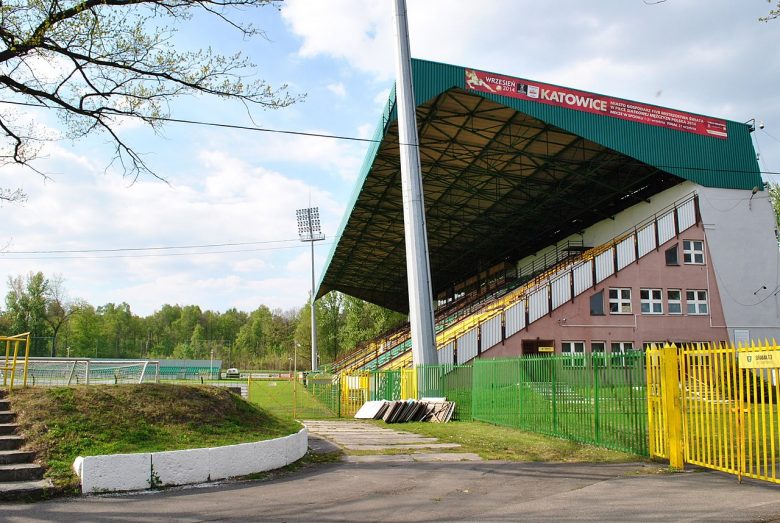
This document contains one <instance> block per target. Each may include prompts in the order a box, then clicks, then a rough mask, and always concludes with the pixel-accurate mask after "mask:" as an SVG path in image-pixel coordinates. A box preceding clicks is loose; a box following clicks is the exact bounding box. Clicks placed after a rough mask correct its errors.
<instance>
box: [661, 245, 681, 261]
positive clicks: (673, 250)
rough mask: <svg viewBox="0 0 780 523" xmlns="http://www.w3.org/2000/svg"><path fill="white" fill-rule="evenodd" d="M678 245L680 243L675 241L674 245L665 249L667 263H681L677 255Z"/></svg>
mask: <svg viewBox="0 0 780 523" xmlns="http://www.w3.org/2000/svg"><path fill="white" fill-rule="evenodd" d="M678 245H679V244H678V243H675V244H674V245H673V246H671V247H669V248H668V249H666V251H664V254H665V255H666V265H680V260H679V257H678V255H677V247H678Z"/></svg>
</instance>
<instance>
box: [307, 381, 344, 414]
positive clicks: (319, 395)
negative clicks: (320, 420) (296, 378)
mask: <svg viewBox="0 0 780 523" xmlns="http://www.w3.org/2000/svg"><path fill="white" fill-rule="evenodd" d="M305 384H306V389H307V390H308V391H309V393H310V394H311V395H312V396H314V398H315V399H316V400H317V401H319V402H320V403H322V404H323V405H324V406H325V407H326V408H327V409H328V410H329V411H330V412H332V413H333V415H334V416H336V417H340V416H341V385H340V382H339V378H338V376H332V375H330V374H324V375H309V377H308V378H307V380H306V382H305Z"/></svg>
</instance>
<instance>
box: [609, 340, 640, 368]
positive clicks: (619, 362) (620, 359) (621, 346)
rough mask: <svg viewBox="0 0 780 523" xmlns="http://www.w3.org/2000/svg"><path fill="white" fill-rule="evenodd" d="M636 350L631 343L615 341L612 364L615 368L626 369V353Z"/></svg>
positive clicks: (611, 352)
mask: <svg viewBox="0 0 780 523" xmlns="http://www.w3.org/2000/svg"><path fill="white" fill-rule="evenodd" d="M632 350H634V344H633V343H632V342H630V341H613V342H612V345H611V347H610V351H609V352H610V363H611V364H612V366H613V367H625V366H626V365H627V364H628V359H627V358H626V353H628V352H631V351H632Z"/></svg>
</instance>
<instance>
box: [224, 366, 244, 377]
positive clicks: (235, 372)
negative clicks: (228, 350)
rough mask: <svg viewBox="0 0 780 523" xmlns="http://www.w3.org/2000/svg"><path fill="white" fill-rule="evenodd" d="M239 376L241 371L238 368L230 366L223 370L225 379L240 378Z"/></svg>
mask: <svg viewBox="0 0 780 523" xmlns="http://www.w3.org/2000/svg"><path fill="white" fill-rule="evenodd" d="M240 377H241V373H240V372H239V371H238V369H235V368H232V367H231V368H229V369H228V370H227V371H226V372H225V378H227V379H232V378H240Z"/></svg>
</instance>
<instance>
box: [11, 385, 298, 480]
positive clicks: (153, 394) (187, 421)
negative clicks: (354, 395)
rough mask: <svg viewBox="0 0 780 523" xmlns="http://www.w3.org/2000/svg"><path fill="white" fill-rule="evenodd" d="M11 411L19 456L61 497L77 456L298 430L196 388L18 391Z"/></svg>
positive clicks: (213, 390) (225, 395) (221, 392)
mask: <svg viewBox="0 0 780 523" xmlns="http://www.w3.org/2000/svg"><path fill="white" fill-rule="evenodd" d="M11 405H12V408H13V409H14V410H15V411H16V413H17V423H18V424H19V429H20V432H21V433H22V434H23V435H24V436H25V438H26V440H27V443H26V446H25V448H27V449H29V450H34V451H36V452H37V453H38V459H39V461H40V462H41V464H42V465H44V466H45V467H47V468H48V471H47V473H46V475H47V477H49V478H51V479H52V480H53V481H54V483H55V485H56V486H57V487H59V488H61V489H64V490H70V489H78V478H77V477H76V476H75V474H74V473H73V472H72V471H71V465H72V464H73V460H74V459H75V458H76V457H77V456H94V455H99V454H117V453H132V452H155V451H163V450H180V449H189V448H200V447H214V446H221V445H232V444H236V443H244V442H250V441H260V440H264V439H270V438H276V437H280V436H286V435H289V434H292V433H294V432H296V431H298V430H299V429H300V425H299V424H298V423H296V422H294V421H293V420H290V419H280V418H278V417H276V416H273V415H272V414H269V413H267V412H265V411H263V410H262V409H260V408H258V407H257V406H255V405H252V404H250V403H247V402H246V401H244V400H242V399H241V398H240V397H238V396H236V395H235V394H232V393H230V392H228V391H227V390H225V389H221V388H218V387H211V386H199V385H171V384H144V385H105V386H101V385H94V386H82V387H54V388H29V389H19V390H15V391H14V392H13V394H12V396H11Z"/></svg>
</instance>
